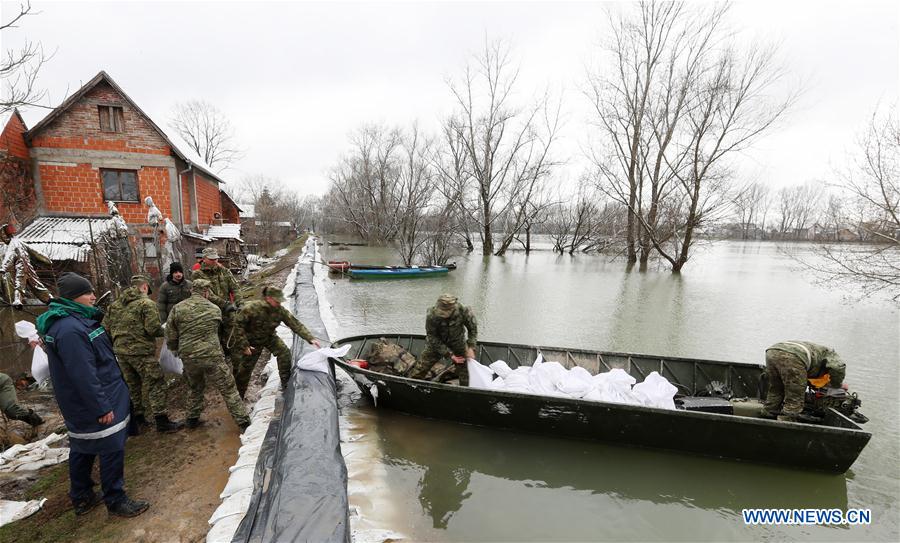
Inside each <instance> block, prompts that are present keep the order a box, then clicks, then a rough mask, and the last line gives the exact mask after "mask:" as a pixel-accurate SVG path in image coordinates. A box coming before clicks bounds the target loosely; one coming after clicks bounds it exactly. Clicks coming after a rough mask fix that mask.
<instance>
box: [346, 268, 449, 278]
mask: <svg viewBox="0 0 900 543" xmlns="http://www.w3.org/2000/svg"><path fill="white" fill-rule="evenodd" d="M449 271H450V269H449V268H444V267H435V268H394V269H374V270H372V269H356V268H352V267H351V268H350V270H349V271H348V272H347V273H349V274H350V277H351V278H353V279H397V278H402V279H407V278H415V277H432V276H435V275H446V274H447V273H448V272H449Z"/></svg>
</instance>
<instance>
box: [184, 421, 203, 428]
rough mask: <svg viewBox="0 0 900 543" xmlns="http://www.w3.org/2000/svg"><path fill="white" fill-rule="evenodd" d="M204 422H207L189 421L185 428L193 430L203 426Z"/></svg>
mask: <svg viewBox="0 0 900 543" xmlns="http://www.w3.org/2000/svg"><path fill="white" fill-rule="evenodd" d="M204 422H206V421H202V420H200V419H187V423H186V424H185V426H187V428H188V429H189V430H193V429H194V428H197V427H198V426H202V425H203V423H204Z"/></svg>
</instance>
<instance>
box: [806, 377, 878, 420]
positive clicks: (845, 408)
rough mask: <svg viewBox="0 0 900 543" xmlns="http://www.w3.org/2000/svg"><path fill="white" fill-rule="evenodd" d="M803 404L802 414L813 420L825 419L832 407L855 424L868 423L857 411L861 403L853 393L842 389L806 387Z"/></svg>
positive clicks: (866, 418)
mask: <svg viewBox="0 0 900 543" xmlns="http://www.w3.org/2000/svg"><path fill="white" fill-rule="evenodd" d="M804 403H805V405H804V406H803V414H804V415H805V416H808V417H812V418H814V419H818V420H821V419H823V418H825V412H826V411H827V410H828V408H829V407H832V408H834V409H835V410H836V411H838V412H840V413H841V414H843V415H844V416H845V417H847V418H848V419H850V420H852V421H853V422H855V423H857V424H865V423H867V422H869V418H868V417H866V416H865V415H863V414H862V413H860V412H858V411H857V409H859V406H861V405H862V401H860V399H859V397H858V396H857V395H856V393H855V392H853V393H850V392H849V391H847V390H846V389H844V388H832V387H823V388H818V387H814V386H812V385H809V386H807V387H806V401H805V402H804Z"/></svg>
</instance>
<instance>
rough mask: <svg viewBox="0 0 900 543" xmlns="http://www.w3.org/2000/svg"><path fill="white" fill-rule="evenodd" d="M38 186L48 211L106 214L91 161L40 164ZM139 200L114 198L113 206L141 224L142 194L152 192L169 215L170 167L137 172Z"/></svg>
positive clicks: (143, 213) (144, 212)
mask: <svg viewBox="0 0 900 543" xmlns="http://www.w3.org/2000/svg"><path fill="white" fill-rule="evenodd" d="M40 176H41V188H42V190H43V193H44V204H45V206H46V209H47V211H48V212H51V213H52V212H63V213H75V214H82V215H87V214H105V213H106V212H107V208H106V202H105V201H104V200H103V183H102V181H101V178H100V170H99V169H94V168H92V167H91V165H90V164H78V165H77V166H59V165H51V164H40ZM137 180H138V194H139V195H140V200H141V201H140V202H117V203H116V207H118V208H119V213H121V214H122V217H123V218H124V219H125V221H126V222H128V223H131V224H135V223H136V224H141V223H146V222H147V206H145V205H144V198H145V197H147V196H151V197H152V198H153V203H154V204H156V207H158V208H159V209H160V211H162V213H163V215H164V216H166V217H170V218H171V213H172V211H171V209H172V208H171V202H170V198H169V170H168V169H167V168H155V167H145V168H142V169H141V170H138V172H137Z"/></svg>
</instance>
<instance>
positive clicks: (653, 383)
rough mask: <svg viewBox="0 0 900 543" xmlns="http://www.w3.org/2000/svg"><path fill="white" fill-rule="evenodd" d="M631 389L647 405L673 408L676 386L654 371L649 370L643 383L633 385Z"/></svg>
mask: <svg viewBox="0 0 900 543" xmlns="http://www.w3.org/2000/svg"><path fill="white" fill-rule="evenodd" d="M632 391H633V393H634V395H635V397H637V398H638V399H639V400H640V401H641V403H642V404H643V405H646V406H647V407H660V408H662V409H675V400H674V397H675V393H676V392H678V388H676V387H675V385H673V384H672V383H670V382H669V380H668V379H666V378H665V377H663V376H662V375H660V374H659V373H657V372H655V371H654V372H650V375H648V376H647V378H646V379H644V382H643V383H640V384H637V385H634V388H633V389H632Z"/></svg>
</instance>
